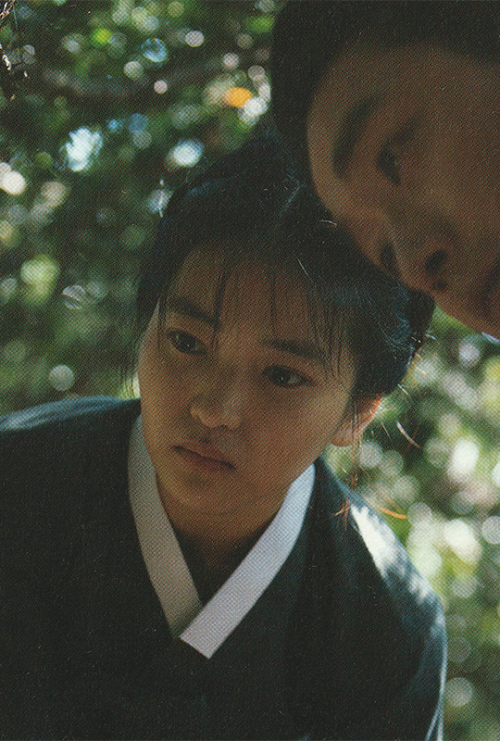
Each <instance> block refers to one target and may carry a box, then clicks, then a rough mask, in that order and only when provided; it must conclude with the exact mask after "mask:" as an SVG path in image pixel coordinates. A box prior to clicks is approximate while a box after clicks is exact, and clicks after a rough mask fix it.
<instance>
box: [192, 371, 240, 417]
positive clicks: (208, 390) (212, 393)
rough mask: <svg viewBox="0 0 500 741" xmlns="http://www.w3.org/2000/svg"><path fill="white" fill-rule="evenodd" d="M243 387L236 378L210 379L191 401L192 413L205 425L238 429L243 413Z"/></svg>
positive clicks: (223, 376)
mask: <svg viewBox="0 0 500 741" xmlns="http://www.w3.org/2000/svg"><path fill="white" fill-rule="evenodd" d="M243 402H244V399H243V389H242V387H241V383H238V381H237V380H236V379H235V378H230V377H228V376H226V375H220V376H218V377H217V378H213V379H210V380H209V381H208V382H207V383H206V384H204V385H203V388H202V389H201V390H200V391H199V392H198V393H197V394H196V395H195V397H194V398H193V400H192V402H191V415H192V416H193V417H194V418H195V419H198V420H199V421H200V422H201V423H202V424H203V425H204V426H205V427H209V428H210V429H214V428H216V427H226V428H227V429H229V430H235V429H237V428H238V427H239V426H240V424H241V420H242V414H243Z"/></svg>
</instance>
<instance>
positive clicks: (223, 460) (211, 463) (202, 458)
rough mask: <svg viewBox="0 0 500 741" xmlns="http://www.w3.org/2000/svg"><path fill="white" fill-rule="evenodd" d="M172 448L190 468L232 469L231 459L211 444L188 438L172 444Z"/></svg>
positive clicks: (215, 470) (209, 469) (207, 469)
mask: <svg viewBox="0 0 500 741" xmlns="http://www.w3.org/2000/svg"><path fill="white" fill-rule="evenodd" d="M174 450H175V451H176V453H177V454H178V455H179V456H180V457H181V458H182V460H183V461H184V462H185V463H187V464H188V465H189V466H191V467H192V468H196V469H198V470H200V471H207V472H211V473H214V472H219V471H232V470H234V468H235V466H234V464H233V463H232V461H231V460H230V459H229V458H228V457H227V456H225V455H224V454H223V453H222V452H221V451H220V450H219V449H218V448H216V447H214V446H213V445H207V444H206V443H202V442H198V441H197V440H188V441H186V442H184V443H182V444H181V445H174Z"/></svg>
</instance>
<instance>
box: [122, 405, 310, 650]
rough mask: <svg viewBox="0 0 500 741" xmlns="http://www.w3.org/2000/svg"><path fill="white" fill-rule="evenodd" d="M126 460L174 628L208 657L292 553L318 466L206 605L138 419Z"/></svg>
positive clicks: (135, 508) (151, 563)
mask: <svg viewBox="0 0 500 741" xmlns="http://www.w3.org/2000/svg"><path fill="white" fill-rule="evenodd" d="M128 461H129V465H128V469H129V471H128V474H129V495H130V502H131V505H132V512H133V515H134V518H135V524H136V528H137V533H138V536H139V542H140V546H141V551H142V555H143V558H144V562H145V564H146V568H147V570H148V573H149V577H150V579H151V583H152V585H153V587H154V589H155V592H156V594H157V596H158V599H159V600H160V603H161V606H162V608H163V612H164V614H165V617H166V619H167V622H168V625H169V628H170V631H171V633H172V635H173V636H174V637H175V638H177V637H180V639H181V640H182V641H184V642H185V643H188V644H189V645H190V646H191V647H192V648H194V649H196V650H197V651H198V652H199V653H201V654H202V655H203V656H205V657H206V658H207V659H210V658H211V657H212V656H213V654H214V653H215V651H217V649H218V648H219V646H221V645H222V643H223V642H224V641H225V640H226V638H227V637H228V636H229V635H230V634H231V633H232V631H233V630H234V629H235V628H236V626H237V625H238V624H239V623H240V622H241V621H242V620H243V618H244V617H245V615H246V614H247V613H248V612H249V611H250V610H251V609H252V607H253V606H254V605H255V603H256V602H257V600H258V599H259V597H260V596H261V595H262V594H263V592H264V591H265V590H266V588H267V587H268V586H269V584H270V583H271V582H272V580H273V579H274V577H275V576H276V574H277V573H278V571H279V570H280V569H281V567H282V566H283V564H284V563H285V561H286V559H287V558H288V556H289V555H290V552H291V550H292V548H293V546H294V545H295V542H296V540H297V538H298V535H299V533H300V530H301V528H302V524H303V522H304V517H305V513H306V510H307V505H308V504H309V500H310V497H311V493H312V489H313V485H314V466H313V465H311V466H309V468H307V469H306V470H305V471H304V472H303V473H302V474H301V475H300V476H299V477H298V478H297V479H296V480H295V481H294V482H293V484H292V485H291V487H290V489H289V490H288V493H287V495H286V497H285V500H284V501H283V504H282V505H281V507H280V509H279V510H278V512H277V514H276V516H275V517H274V519H273V520H272V522H271V523H270V525H269V526H268V527H267V528H266V530H265V531H264V532H263V534H262V535H261V536H260V538H259V540H258V541H257V542H256V543H255V544H254V546H253V547H252V549H251V550H250V552H249V553H248V554H247V555H246V557H245V558H244V559H243V561H242V562H241V563H240V565H239V566H238V567H237V568H236V569H235V571H234V572H233V573H232V574H231V576H230V577H229V579H228V580H227V581H226V582H225V583H224V584H223V585H222V587H221V588H220V589H219V590H218V592H216V594H214V596H213V597H212V599H211V600H210V601H209V602H208V603H207V604H206V605H205V607H203V604H202V603H201V601H200V599H199V597H198V594H197V592H196V588H195V586H194V583H193V579H192V577H191V574H190V572H189V569H188V567H187V564H186V562H185V560H184V556H183V554H182V551H181V549H180V546H179V544H178V542H177V538H176V536H175V533H174V530H173V528H172V525H171V524H170V521H169V519H168V517H167V515H166V514H165V510H164V509H163V505H162V503H161V499H160V496H159V494H158V490H157V487H156V479H155V472H154V469H153V464H152V463H151V459H150V457H149V455H148V452H147V450H146V446H145V443H144V438H143V435H142V426H141V418H140V417H139V418H138V419H137V421H136V423H135V424H134V427H133V429H132V433H131V437H130V447H129V458H128Z"/></svg>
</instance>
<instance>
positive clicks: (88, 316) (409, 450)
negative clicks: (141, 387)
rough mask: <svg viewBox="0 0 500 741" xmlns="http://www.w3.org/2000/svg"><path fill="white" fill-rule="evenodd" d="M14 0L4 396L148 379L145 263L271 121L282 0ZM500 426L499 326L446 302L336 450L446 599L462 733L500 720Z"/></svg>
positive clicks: (449, 731)
mask: <svg viewBox="0 0 500 741" xmlns="http://www.w3.org/2000/svg"><path fill="white" fill-rule="evenodd" d="M11 5H12V2H5V1H4V2H0V22H2V9H3V10H4V11H5V13H4V17H3V26H2V28H1V29H0V42H1V44H2V46H3V50H4V53H5V54H6V55H7V57H8V59H9V60H10V62H11V63H12V70H11V73H10V74H9V73H8V72H7V70H6V67H5V63H4V65H3V66H2V69H1V70H0V85H1V86H2V88H3V90H4V95H3V96H0V97H1V99H0V413H7V412H9V411H12V410H16V409H22V408H24V407H27V406H30V405H33V404H38V403H43V402H47V401H53V400H57V399H62V398H65V397H68V396H72V395H86V394H112V395H122V396H126V395H131V394H133V393H134V379H133V374H132V378H131V379H130V380H128V381H127V379H126V377H125V375H126V374H124V371H123V369H124V368H127V367H128V361H129V360H130V357H131V351H132V344H133V312H134V291H135V281H136V277H137V273H138V269H139V265H140V261H141V259H142V257H143V255H144V253H145V251H146V250H147V249H148V248H149V246H150V245H151V243H152V239H153V236H154V232H155V227H156V224H157V223H158V220H159V218H160V214H161V212H162V209H163V208H164V207H165V205H166V203H167V202H168V199H169V197H170V195H171V193H172V191H173V190H174V189H175V188H176V187H177V186H178V185H180V184H182V183H184V182H185V180H186V178H189V177H191V176H192V174H193V172H196V171H197V169H199V168H201V167H203V166H205V165H206V164H207V163H209V162H211V161H213V160H214V159H216V158H217V157H219V156H220V155H222V154H223V153H224V152H226V151H228V150H231V149H234V148H236V147H237V146H238V145H239V144H241V143H242V142H243V141H244V140H245V139H246V138H247V137H248V136H249V135H250V134H251V133H252V130H253V129H254V127H255V126H258V125H259V124H262V123H263V122H265V121H266V120H267V118H268V116H269V114H268V108H269V104H270V96H271V89H270V83H269V77H268V61H269V47H270V31H271V29H272V26H273V22H274V18H275V14H276V12H277V10H278V9H279V7H280V5H281V4H280V3H277V2H273V0H258V1H257V2H256V1H255V0H248V1H247V0H235V1H232V0H224V1H223V2H214V1H213V0H171V1H168V0H161V1H160V0H93V1H92V2H87V1H86V0H76V1H71V0H66V1H65V0H17V1H16V2H15V3H13V7H12V9H11ZM9 10H10V11H11V12H8V11H9ZM24 73H26V77H24ZM16 80H17V82H16ZM13 85H14V86H15V98H14V100H12V101H10V102H8V100H7V99H8V98H9V97H10V95H11V92H12V91H11V89H10V88H11V87H12V86H13ZM499 433H500V346H499V344H498V343H497V342H496V341H494V340H492V339H491V338H488V337H485V336H481V335H477V334H473V333H471V332H470V331H469V330H467V329H465V328H464V327H462V326H461V325H459V324H458V323H456V322H453V321H451V320H449V319H448V318H447V317H445V316H444V315H442V314H436V315H435V317H434V321H433V325H432V329H431V332H430V337H429V339H428V341H427V344H426V346H425V347H424V348H423V350H422V351H421V354H420V357H419V359H418V362H417V363H416V364H415V366H414V368H413V369H412V371H411V372H410V374H409V376H408V377H407V379H406V381H405V383H404V384H403V385H402V386H401V387H400V388H399V389H398V390H397V391H396V392H395V393H394V394H393V395H392V396H391V397H389V398H388V399H387V400H386V402H385V404H384V407H383V409H382V411H381V413H380V415H379V416H378V418H377V421H375V423H374V424H373V425H372V427H371V428H370V430H369V431H368V432H367V433H366V434H365V437H364V441H363V442H362V444H361V445H360V447H359V449H358V448H357V449H356V450H352V451H350V452H349V453H347V454H345V453H344V454H342V455H341V454H338V453H337V451H330V452H329V453H327V455H328V458H329V460H330V462H331V464H332V466H333V467H334V468H335V469H336V470H337V472H338V473H339V475H340V476H341V477H342V478H343V479H345V480H347V481H350V480H351V479H352V478H353V477H354V478H357V487H358V490H359V492H360V493H361V494H362V495H363V496H364V497H366V499H367V500H369V501H370V502H371V503H372V504H373V505H374V506H375V507H376V508H378V509H379V510H380V511H382V512H383V514H384V516H385V517H386V518H387V520H388V522H389V524H390V525H391V527H393V529H394V530H395V531H396V532H397V534H398V535H399V537H400V538H401V539H402V540H403V541H404V542H405V543H406V545H407V547H408V549H409V551H410V553H411V556H412V558H413V560H414V562H415V564H416V565H417V567H418V568H419V570H420V571H421V572H422V573H423V574H424V575H425V576H427V578H428V579H429V580H430V581H431V583H432V584H433V586H434V588H435V590H436V591H437V592H438V594H439V595H440V597H441V599H442V602H443V605H444V607H445V611H446V614H447V621H448V635H449V672H448V682H447V689H446V738H447V739H448V741H458V740H465V739H470V740H473V741H490V740H491V741H498V739H499V738H500V720H499V707H500V434H499Z"/></svg>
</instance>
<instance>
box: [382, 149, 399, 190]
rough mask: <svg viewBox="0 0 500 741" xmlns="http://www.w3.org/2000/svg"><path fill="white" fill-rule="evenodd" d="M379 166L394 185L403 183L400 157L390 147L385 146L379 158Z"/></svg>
mask: <svg viewBox="0 0 500 741" xmlns="http://www.w3.org/2000/svg"><path fill="white" fill-rule="evenodd" d="M377 167H378V169H379V170H380V171H381V172H383V173H384V175H385V176H386V177H387V178H389V180H390V181H391V183H393V184H394V185H400V184H401V174H400V167H399V159H398V157H397V155H396V154H395V153H394V152H393V151H392V150H391V148H390V147H384V148H383V149H382V151H381V152H380V154H379V156H378V158H377Z"/></svg>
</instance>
